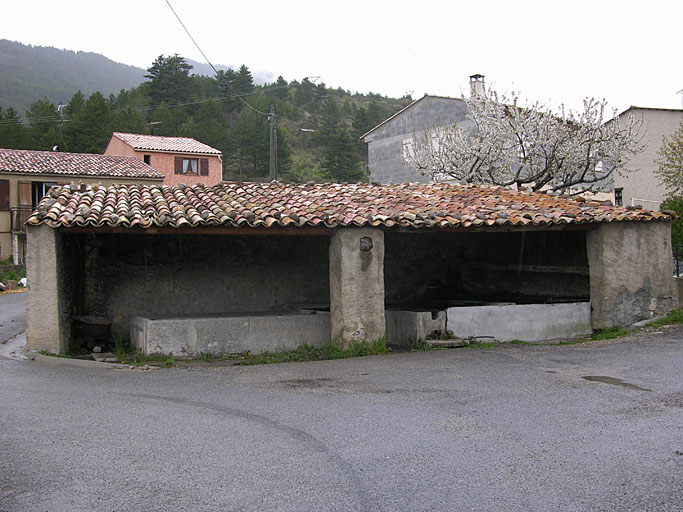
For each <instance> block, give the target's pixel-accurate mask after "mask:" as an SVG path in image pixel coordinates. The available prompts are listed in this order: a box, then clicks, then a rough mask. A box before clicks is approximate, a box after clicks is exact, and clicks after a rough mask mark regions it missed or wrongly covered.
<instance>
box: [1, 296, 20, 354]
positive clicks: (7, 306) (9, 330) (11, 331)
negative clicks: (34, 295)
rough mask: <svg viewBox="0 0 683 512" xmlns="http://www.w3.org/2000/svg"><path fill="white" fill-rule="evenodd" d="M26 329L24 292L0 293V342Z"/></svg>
mask: <svg viewBox="0 0 683 512" xmlns="http://www.w3.org/2000/svg"><path fill="white" fill-rule="evenodd" d="M25 330H26V293H25V292H17V293H3V294H0V343H3V342H5V341H7V340H8V339H10V338H13V337H14V336H16V335H17V334H19V333H20V332H23V331H25Z"/></svg>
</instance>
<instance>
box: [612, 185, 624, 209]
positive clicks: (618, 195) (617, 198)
mask: <svg viewBox="0 0 683 512" xmlns="http://www.w3.org/2000/svg"><path fill="white" fill-rule="evenodd" d="M623 192H624V189H623V188H615V189H614V205H615V206H623V205H624V199H623V197H622V193H623Z"/></svg>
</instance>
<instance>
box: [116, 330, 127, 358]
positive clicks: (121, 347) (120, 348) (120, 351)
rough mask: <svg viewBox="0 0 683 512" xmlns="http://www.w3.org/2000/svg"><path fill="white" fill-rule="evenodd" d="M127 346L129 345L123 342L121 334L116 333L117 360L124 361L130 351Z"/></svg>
mask: <svg viewBox="0 0 683 512" xmlns="http://www.w3.org/2000/svg"><path fill="white" fill-rule="evenodd" d="M127 348H128V347H126V344H125V343H124V342H123V339H121V336H119V335H116V334H115V335H114V351H115V352H116V360H117V361H118V362H119V363H123V360H124V359H125V357H126V353H127V352H128V350H127Z"/></svg>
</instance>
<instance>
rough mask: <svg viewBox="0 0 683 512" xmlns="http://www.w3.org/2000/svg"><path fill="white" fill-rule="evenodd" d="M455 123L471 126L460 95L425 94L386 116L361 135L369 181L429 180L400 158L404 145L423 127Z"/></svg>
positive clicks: (422, 129)
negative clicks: (365, 147)
mask: <svg viewBox="0 0 683 512" xmlns="http://www.w3.org/2000/svg"><path fill="white" fill-rule="evenodd" d="M453 124H457V125H458V126H461V127H463V128H468V127H471V128H472V129H473V128H474V125H473V123H472V121H470V120H469V119H468V118H467V105H466V104H465V102H464V101H463V100H462V99H461V98H448V97H444V96H430V95H425V96H423V97H422V98H420V99H418V100H415V101H414V102H412V103H411V104H410V105H408V106H407V107H405V108H404V109H402V110H400V111H399V112H397V113H396V114H394V115H393V116H391V117H390V118H388V119H386V120H385V121H383V122H382V123H380V124H379V125H377V126H376V127H374V128H373V129H372V130H370V131H369V132H367V133H366V134H365V135H363V136H362V137H361V139H362V140H363V142H365V143H367V145H368V169H369V173H370V182H372V183H383V184H384V183H403V182H413V183H429V182H430V181H431V177H430V176H425V175H423V174H420V173H419V172H418V171H417V170H415V169H414V168H412V167H410V166H407V165H405V164H404V163H403V161H402V160H401V157H402V155H403V154H404V148H405V146H406V145H407V144H410V143H411V142H412V140H413V136H414V135H417V136H419V135H420V134H422V133H423V132H424V131H425V130H429V129H431V128H434V127H439V126H447V125H453Z"/></svg>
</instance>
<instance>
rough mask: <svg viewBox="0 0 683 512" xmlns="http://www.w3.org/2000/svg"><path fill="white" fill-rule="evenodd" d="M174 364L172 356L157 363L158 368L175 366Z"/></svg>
mask: <svg viewBox="0 0 683 512" xmlns="http://www.w3.org/2000/svg"><path fill="white" fill-rule="evenodd" d="M175 366H176V364H175V361H174V360H173V358H172V357H167V358H166V359H164V360H163V361H162V362H161V364H160V365H159V367H160V368H175Z"/></svg>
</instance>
